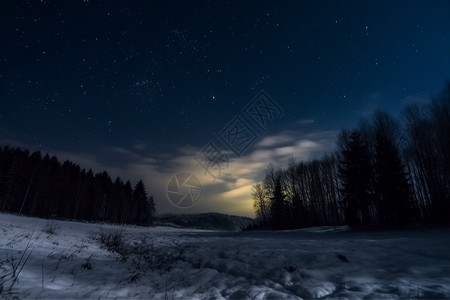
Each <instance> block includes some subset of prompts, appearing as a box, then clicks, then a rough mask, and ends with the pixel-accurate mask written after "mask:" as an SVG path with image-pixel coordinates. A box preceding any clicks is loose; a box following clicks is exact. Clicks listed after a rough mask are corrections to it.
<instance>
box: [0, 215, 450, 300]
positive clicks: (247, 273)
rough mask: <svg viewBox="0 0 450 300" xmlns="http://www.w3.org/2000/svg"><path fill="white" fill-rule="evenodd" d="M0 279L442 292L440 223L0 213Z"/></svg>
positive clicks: (448, 264) (55, 294)
mask: <svg viewBox="0 0 450 300" xmlns="http://www.w3.org/2000/svg"><path fill="white" fill-rule="evenodd" d="M109 233H112V234H111V235H109ZM120 236H122V237H123V240H121V239H120ZM108 238H109V239H108ZM114 238H116V239H114ZM100 240H103V243H102V242H100ZM105 241H106V242H105ZM106 245H107V246H106ZM107 247H109V250H108V249H106V248H107ZM0 284H1V285H2V286H3V291H2V293H1V294H0V298H16V297H18V298H52V299H56V298H57V299H61V298H83V299H85V298H95V299H98V298H100V299H106V298H146V299H149V298H159V299H161V298H164V299H179V298H183V299H223V298H225V299H266V298H270V299H295V298H306V299H309V298H363V297H369V298H377V299H381V298H390V299H391V298H450V230H449V229H439V230H438V229H432V230H431V229H430V230H410V231H396V232H389V233H387V232H385V233H380V232H372V233H357V232H349V231H347V230H345V228H337V229H334V228H323V227H322V228H310V229H305V230H296V231H278V232H244V233H231V232H219V231H202V230H192V229H179V228H170V227H155V228H143V227H133V226H113V225H99V224H86V223H76V222H63V221H48V220H42V219H35V218H25V217H17V216H12V215H5V214H0ZM11 285H12V288H11V289H10V286H11ZM0 288H1V287H0Z"/></svg>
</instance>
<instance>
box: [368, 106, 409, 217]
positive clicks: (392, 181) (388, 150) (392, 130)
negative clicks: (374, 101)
mask: <svg viewBox="0 0 450 300" xmlns="http://www.w3.org/2000/svg"><path fill="white" fill-rule="evenodd" d="M374 127H375V151H376V159H375V170H376V175H377V188H378V189H379V195H380V196H379V199H378V213H379V216H380V219H381V221H382V222H383V223H385V224H387V225H403V224H408V223H410V222H411V221H412V219H413V210H412V206H411V203H410V201H411V189H410V185H409V182H408V177H407V173H406V171H405V166H404V164H403V162H402V160H401V157H400V152H399V146H398V125H397V123H396V122H395V121H394V120H393V119H392V118H391V117H390V116H389V115H388V114H386V113H384V112H377V113H376V114H375V116H374Z"/></svg>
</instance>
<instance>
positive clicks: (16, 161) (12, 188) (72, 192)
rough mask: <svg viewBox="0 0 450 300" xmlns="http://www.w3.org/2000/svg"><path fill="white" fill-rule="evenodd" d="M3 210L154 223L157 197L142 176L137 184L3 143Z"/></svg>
mask: <svg viewBox="0 0 450 300" xmlns="http://www.w3.org/2000/svg"><path fill="white" fill-rule="evenodd" d="M0 210H1V211H2V212H10V213H19V214H23V215H28V216H36V217H43V218H63V219H74V220H86V221H106V222H113V223H121V224H138V225H149V224H151V222H152V218H153V216H154V214H155V204H154V200H153V197H152V196H150V197H148V196H147V191H146V189H145V185H144V183H143V182H142V180H140V181H139V182H138V183H137V184H136V185H135V186H134V187H132V185H131V183H130V182H129V181H127V182H123V181H122V179H120V178H119V177H117V178H116V180H115V181H114V182H113V181H112V179H111V177H110V176H109V175H108V173H107V172H102V173H97V174H95V175H94V173H93V171H92V170H91V169H89V170H88V171H86V170H85V169H81V168H80V166H79V165H76V164H74V163H72V162H70V161H68V160H67V161H65V162H64V163H62V164H61V163H60V162H59V161H58V159H57V158H56V157H55V156H53V157H50V156H49V155H48V154H46V155H45V156H44V157H42V154H41V152H39V151H38V152H34V153H31V154H30V152H29V151H28V150H22V149H20V148H11V147H9V146H2V147H0Z"/></svg>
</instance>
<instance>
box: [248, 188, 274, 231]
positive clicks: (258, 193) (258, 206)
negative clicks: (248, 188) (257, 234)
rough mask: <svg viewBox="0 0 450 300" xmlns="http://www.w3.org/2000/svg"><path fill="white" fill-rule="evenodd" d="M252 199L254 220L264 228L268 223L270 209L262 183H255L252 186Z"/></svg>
mask: <svg viewBox="0 0 450 300" xmlns="http://www.w3.org/2000/svg"><path fill="white" fill-rule="evenodd" d="M252 198H253V207H254V209H255V212H256V218H257V219H258V220H259V222H260V224H261V225H262V226H263V227H265V226H267V225H268V224H269V222H270V207H269V203H268V201H267V200H268V199H267V192H266V190H265V189H264V185H263V184H262V183H256V184H254V185H253V186H252Z"/></svg>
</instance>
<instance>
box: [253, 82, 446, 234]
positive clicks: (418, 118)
mask: <svg viewBox="0 0 450 300" xmlns="http://www.w3.org/2000/svg"><path fill="white" fill-rule="evenodd" d="M336 146H337V147H336V150H335V151H334V152H333V153H331V154H328V155H326V156H324V157H322V158H320V159H314V160H311V161H295V160H294V159H291V160H290V161H289V163H288V165H287V166H286V167H284V168H280V169H277V170H276V169H275V168H274V167H273V166H272V165H269V166H268V167H267V169H266V175H265V178H264V180H263V182H260V183H256V184H255V185H253V188H252V197H253V201H254V202H253V203H254V209H255V213H256V217H257V219H258V220H259V222H260V224H261V226H264V227H271V228H275V229H281V228H299V227H306V226H321V225H341V224H348V225H352V226H358V227H375V226H376V227H378V226H383V227H391V226H405V225H411V224H417V223H448V222H450V82H447V85H446V88H445V89H444V90H443V91H442V92H441V93H440V94H439V95H437V96H434V97H431V99H430V100H429V101H428V102H426V103H412V104H409V105H408V106H406V107H405V108H404V109H403V111H402V113H401V118H400V119H398V120H397V119H395V118H393V117H392V116H391V115H389V114H388V113H387V112H384V111H376V112H375V113H374V114H373V115H372V116H371V117H370V118H366V119H362V120H361V121H360V123H359V126H358V127H357V128H354V129H352V130H347V129H343V130H341V132H340V134H339V136H338V139H337V142H336Z"/></svg>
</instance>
